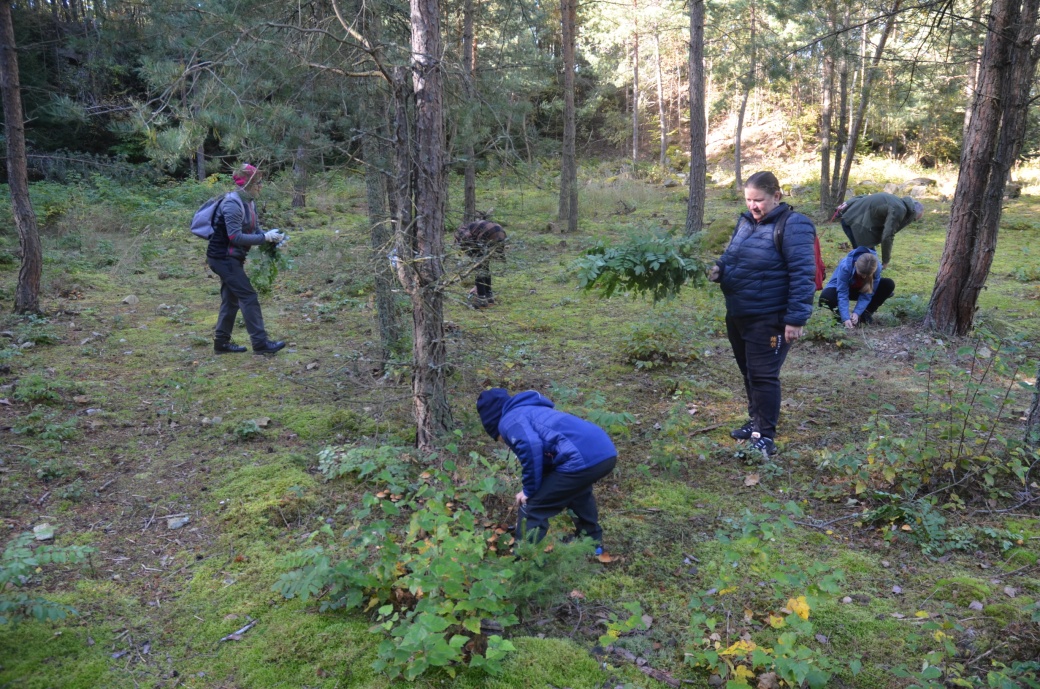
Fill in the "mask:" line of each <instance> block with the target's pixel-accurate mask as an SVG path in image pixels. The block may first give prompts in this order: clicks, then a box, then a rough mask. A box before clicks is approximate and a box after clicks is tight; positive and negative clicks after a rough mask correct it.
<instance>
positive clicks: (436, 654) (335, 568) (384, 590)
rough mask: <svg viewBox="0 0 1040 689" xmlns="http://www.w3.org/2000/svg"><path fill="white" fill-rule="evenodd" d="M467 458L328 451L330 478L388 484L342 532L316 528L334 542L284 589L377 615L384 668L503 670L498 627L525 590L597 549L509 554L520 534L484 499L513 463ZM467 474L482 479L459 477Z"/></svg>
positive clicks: (393, 671) (329, 606)
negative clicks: (439, 463) (428, 462)
mask: <svg viewBox="0 0 1040 689" xmlns="http://www.w3.org/2000/svg"><path fill="white" fill-rule="evenodd" d="M469 459H470V460H471V461H472V464H471V465H470V466H469V467H468V468H466V470H465V471H463V470H462V468H460V467H459V465H457V464H456V462H455V461H453V460H448V461H446V462H444V464H443V468H436V467H432V466H427V467H425V468H424V465H422V464H421V463H419V462H418V461H416V459H415V457H414V455H413V454H412V453H410V452H409V451H407V450H402V449H401V448H395V447H383V448H375V449H365V450H362V449H359V448H353V449H347V450H342V449H337V448H326V449H325V450H323V451H322V453H321V455H320V456H319V463H320V467H321V470H322V472H323V473H324V474H325V475H326V476H327V477H329V478H330V479H334V478H339V477H344V476H348V475H356V476H357V478H358V479H359V480H362V481H365V482H367V483H373V484H375V485H376V486H377V487H381V490H379V491H378V492H376V493H372V492H369V493H366V494H365V496H364V498H363V500H362V507H361V509H358V510H356V511H355V512H354V513H353V525H352V526H351V527H350V528H348V529H347V530H346V532H345V533H344V534H343V536H342V538H338V539H337V538H336V537H335V535H334V533H333V531H332V529H331V527H329V526H328V525H327V524H325V525H323V526H322V527H321V528H320V529H319V530H318V531H316V532H315V533H314V534H312V539H314V540H315V541H317V540H319V539H324V540H326V541H328V542H329V543H328V545H326V546H323V545H316V546H315V547H312V548H310V549H309V550H305V551H303V552H301V553H296V554H294V555H292V556H290V557H288V558H287V559H286V561H285V564H286V565H287V566H288V567H290V568H292V571H290V572H288V573H286V574H283V575H282V577H281V578H280V579H279V581H278V583H277V584H275V586H274V589H275V590H276V591H278V592H279V593H281V594H282V595H283V596H285V597H287V598H293V597H300V598H303V599H307V598H311V597H316V596H318V595H319V594H320V595H321V598H322V603H321V610H323V611H324V610H335V609H340V608H361V609H363V610H365V611H367V612H370V613H372V614H374V617H375V624H374V625H373V626H372V627H371V629H370V631H372V632H373V633H378V634H383V635H385V636H386V637H387V638H386V639H385V640H384V641H383V642H381V643H380V645H379V650H378V660H377V661H376V662H375V664H374V667H375V668H376V669H377V670H379V671H383V672H386V673H387V674H388V675H390V676H391V677H397V676H404V677H405V678H407V679H415V678H416V677H418V676H419V675H421V674H423V673H424V672H426V671H427V670H429V669H430V668H442V669H443V670H444V671H445V672H447V673H448V674H449V675H454V673H455V669H454V667H455V666H456V665H457V664H460V663H463V664H467V665H469V666H470V667H475V668H481V669H483V670H485V671H487V672H489V673H491V674H498V673H499V672H501V669H502V667H501V661H502V659H503V658H504V657H505V655H506V654H507V653H508V652H510V651H512V650H514V648H513V645H512V644H511V643H510V642H509V641H508V640H506V639H505V638H503V637H502V636H501V634H499V633H497V630H499V629H505V628H508V627H510V626H512V625H515V624H516V623H517V621H518V617H517V613H518V610H519V607H520V605H521V603H523V602H525V601H527V596H530V595H533V594H535V593H536V592H540V595H542V596H544V595H545V592H546V590H554V589H557V590H558V589H559V588H560V587H562V586H566V585H567V584H568V583H569V582H570V580H571V579H573V575H572V574H569V573H568V570H569V571H574V570H578V569H579V568H577V567H575V564H576V559H577V558H580V557H584V556H585V555H586V554H587V553H588V552H589V551H590V550H591V546H590V544H589V543H575V544H567V545H564V544H557V545H556V546H555V547H554V548H545V547H543V546H542V545H538V546H536V545H534V544H528V543H525V544H517V545H518V547H517V549H516V555H517V556H519V559H515V558H514V557H510V556H507V555H508V551H509V546H510V544H511V542H512V536H511V535H510V534H509V533H508V531H507V530H506V528H504V527H502V526H499V525H497V524H495V522H494V521H493V520H492V519H491V518H490V515H489V513H488V511H487V508H486V507H485V502H486V501H487V500H489V499H492V498H493V496H496V495H497V494H499V493H501V492H502V490H503V485H502V483H501V481H500V479H499V478H497V477H498V476H499V475H502V474H503V473H504V469H505V467H504V465H503V462H501V461H499V462H496V461H495V460H489V459H487V458H485V457H482V456H480V455H478V454H477V453H471V454H470V455H469ZM460 472H461V473H465V474H472V475H474V476H475V477H476V478H474V480H472V481H468V482H460V481H459V480H458V478H457V476H458V475H459V474H460ZM561 575H562V576H561ZM527 602H529V601H527ZM482 620H494V621H495V622H496V623H497V625H496V629H495V630H485V629H484V627H483V625H482Z"/></svg>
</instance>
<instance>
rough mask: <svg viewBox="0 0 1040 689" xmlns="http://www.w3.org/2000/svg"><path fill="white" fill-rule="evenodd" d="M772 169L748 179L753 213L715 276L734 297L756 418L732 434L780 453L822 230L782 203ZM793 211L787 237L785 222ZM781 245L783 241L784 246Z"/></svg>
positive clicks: (734, 341) (733, 327)
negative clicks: (780, 223)
mask: <svg viewBox="0 0 1040 689" xmlns="http://www.w3.org/2000/svg"><path fill="white" fill-rule="evenodd" d="M781 196H782V194H781V192H780V182H779V181H777V179H776V176H775V175H774V174H773V173H772V172H758V173H755V174H754V175H752V176H751V177H749V178H748V180H747V183H746V184H745V187H744V201H745V203H746V204H747V207H748V210H747V212H746V213H742V214H741V216H740V219H739V220H737V228H736V230H735V231H734V232H733V238H732V239H730V242H729V247H727V248H726V251H725V252H724V253H723V254H722V256H721V257H720V258H719V260H718V261H716V262H715V265H714V266H713V267H712V269H711V272H710V273H709V275H708V279H709V280H711V281H712V282H718V283H719V284H720V285H721V287H722V293H723V294H724V295H725V297H726V334H727V335H728V336H729V342H730V345H731V346H732V347H733V355H734V357H735V358H736V360H737V366H738V367H739V368H740V373H741V375H743V377H744V390H745V392H746V393H747V398H748V416H749V420H748V422H747V423H745V424H744V425H743V426H741V427H740V428H737V429H734V430H733V431H732V432H731V433H730V435H731V436H732V437H733V438H735V439H737V440H750V441H751V448H752V449H754V450H758V451H761V452H762V453H763V454H765V455H771V454H775V453H776V445H775V444H774V442H773V438H774V436H775V434H776V424H777V421H778V420H779V417H780V367H781V366H783V363H784V359H786V358H787V350H788V349H789V348H790V346H791V343H792V342H794V341H795V340H797V339H798V338H799V337H801V336H802V330H803V326H805V324H806V322H807V321H808V320H809V316H810V315H812V301H813V295H814V294H815V292H816V285H815V275H816V262H815V258H814V244H815V237H816V227H815V226H813V224H812V221H811V220H809V218H807V217H805V216H804V215H802V214H801V213H795V212H793V211H792V210H791V209H790V206H788V205H787V204H786V203H781V202H780V198H781ZM784 214H788V215H787V220H786V224H785V227H784V233H783V238H782V241H778V238H777V237H775V236H774V228H775V226H776V222H777V220H778V219H779V218H780V217H781V216H782V215H784ZM778 245H779V246H778Z"/></svg>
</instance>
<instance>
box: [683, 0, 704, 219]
mask: <svg viewBox="0 0 1040 689" xmlns="http://www.w3.org/2000/svg"><path fill="white" fill-rule="evenodd" d="M689 63H690V67H689V71H690V178H689V184H690V189H689V191H690V193H689V196H688V200H687V201H686V228H685V229H686V236H691V235H693V234H694V233H696V232H700V231H701V227H702V226H703V225H704V203H705V196H706V190H705V177H706V176H707V173H708V160H707V150H706V146H707V124H706V121H705V113H704V91H705V83H704V0H690V60H689Z"/></svg>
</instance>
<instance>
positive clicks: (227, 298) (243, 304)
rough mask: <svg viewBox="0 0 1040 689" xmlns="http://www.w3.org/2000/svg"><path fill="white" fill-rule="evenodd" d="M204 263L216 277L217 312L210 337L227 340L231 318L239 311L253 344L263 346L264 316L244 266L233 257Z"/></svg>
mask: <svg viewBox="0 0 1040 689" xmlns="http://www.w3.org/2000/svg"><path fill="white" fill-rule="evenodd" d="M206 263H207V264H209V267H210V269H211V270H212V271H213V272H214V273H216V274H217V276H218V277H219V278H220V313H219V314H218V315H217V327H216V328H214V331H213V339H215V340H222V341H225V342H226V341H228V340H230V339H231V331H232V330H233V329H234V327H235V317H236V316H238V312H239V310H241V311H242V320H244V321H245V322H246V332H248V333H249V341H250V342H251V343H252V345H253V347H254V348H256V347H263V346H264V343H266V342H267V339H268V338H267V330H265V329H264V315H263V313H261V312H260V297H258V296H257V294H256V290H254V289H253V285H252V283H251V282H249V276H248V275H246V269H245V266H244V265H243V264H242V262H241V261H239V260H238V259H235V258H207V259H206Z"/></svg>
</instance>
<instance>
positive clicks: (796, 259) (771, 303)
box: [716, 203, 816, 326]
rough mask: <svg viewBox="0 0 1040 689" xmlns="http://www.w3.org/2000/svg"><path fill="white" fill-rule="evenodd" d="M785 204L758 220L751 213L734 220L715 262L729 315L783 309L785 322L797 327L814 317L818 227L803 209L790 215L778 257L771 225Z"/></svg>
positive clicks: (784, 208) (764, 313)
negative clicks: (724, 247)
mask: <svg viewBox="0 0 1040 689" xmlns="http://www.w3.org/2000/svg"><path fill="white" fill-rule="evenodd" d="M787 208H788V205H787V204H786V203H781V204H779V205H778V206H777V207H776V208H774V209H773V210H772V211H771V212H770V213H769V215H767V216H766V217H764V218H762V222H760V223H756V222H755V219H754V218H753V217H752V216H751V213H750V212H745V213H741V215H740V219H739V220H737V229H736V231H735V232H734V233H733V238H732V239H731V240H730V242H729V247H727V248H726V251H725V252H723V254H722V256H721V257H720V258H719V260H718V261H716V263H717V264H718V266H719V284H720V285H721V286H722V293H723V294H724V295H725V296H726V313H727V315H729V316H734V317H745V316H764V315H767V314H771V313H778V312H784V323H785V324H787V325H795V326H800V325H805V324H806V322H808V320H809V316H810V315H812V301H813V294H814V293H815V291H816V282H815V277H816V259H815V253H814V242H815V237H816V227H815V226H814V225H813V224H812V221H811V220H809V218H807V217H805V216H804V215H802V214H801V213H791V215H790V216H789V217H788V218H787V224H786V225H785V226H784V238H783V242H782V245H783V254H782V255H781V253H780V252H779V251H777V250H776V244H775V243H774V241H773V226H774V225H775V224H776V220H777V218H779V217H780V215H781V214H782V213H783V212H784V211H785V210H787Z"/></svg>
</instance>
